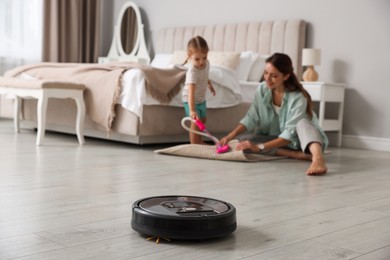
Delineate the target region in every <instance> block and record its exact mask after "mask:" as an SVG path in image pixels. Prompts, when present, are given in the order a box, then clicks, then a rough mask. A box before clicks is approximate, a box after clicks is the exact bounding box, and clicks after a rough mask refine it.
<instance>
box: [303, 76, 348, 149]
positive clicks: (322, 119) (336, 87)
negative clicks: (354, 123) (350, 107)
mask: <svg viewBox="0 0 390 260" xmlns="http://www.w3.org/2000/svg"><path fill="white" fill-rule="evenodd" d="M301 83H302V85H303V87H304V88H305V89H306V90H307V92H309V94H310V96H311V98H312V100H313V102H319V109H318V119H319V123H320V126H321V128H322V129H323V130H324V131H336V132H337V134H338V135H337V146H341V141H342V140H341V139H342V127H343V113H344V95H345V87H346V85H344V84H338V83H328V82H301ZM327 103H338V106H337V118H327V117H326V115H325V114H326V113H325V111H326V105H327ZM329 105H331V104H329Z"/></svg>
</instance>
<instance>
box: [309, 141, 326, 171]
mask: <svg viewBox="0 0 390 260" xmlns="http://www.w3.org/2000/svg"><path fill="white" fill-rule="evenodd" d="M309 150H310V153H311V154H312V163H311V165H310V167H309V169H307V171H306V174H307V175H322V174H325V173H326V172H327V171H328V168H327V167H326V164H325V160H324V156H323V153H322V146H321V145H320V144H319V143H311V144H309Z"/></svg>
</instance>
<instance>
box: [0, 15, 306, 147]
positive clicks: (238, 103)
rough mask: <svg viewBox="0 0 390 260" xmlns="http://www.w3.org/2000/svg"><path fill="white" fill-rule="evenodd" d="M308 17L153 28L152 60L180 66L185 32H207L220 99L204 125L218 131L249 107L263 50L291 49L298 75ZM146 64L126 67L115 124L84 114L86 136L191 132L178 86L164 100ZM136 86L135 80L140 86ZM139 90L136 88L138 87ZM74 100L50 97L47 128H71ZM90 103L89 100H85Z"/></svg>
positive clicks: (32, 122) (170, 137) (6, 108)
mask: <svg viewBox="0 0 390 260" xmlns="http://www.w3.org/2000/svg"><path fill="white" fill-rule="evenodd" d="M305 32H306V23H305V21H303V20H286V21H264V22H261V21H257V22H248V23H239V24H222V25H210V26H196V27H176V28H163V29H160V30H158V32H156V33H155V39H156V40H155V42H154V46H155V55H154V58H153V59H152V62H151V66H153V67H158V68H164V67H169V68H178V69H183V68H181V67H180V66H179V64H180V63H181V62H182V61H183V52H184V50H185V48H186V44H187V42H188V39H190V38H191V37H193V36H194V35H201V36H203V37H204V38H205V39H206V40H207V42H208V44H209V47H210V50H211V51H210V54H209V59H210V64H211V71H210V79H211V80H212V82H213V84H214V85H215V86H217V96H216V97H215V99H213V97H211V96H208V97H207V102H208V110H207V123H206V125H207V128H208V130H209V131H210V132H211V133H212V134H213V135H215V136H217V137H220V136H223V135H224V134H226V133H227V132H229V131H230V130H232V129H233V128H234V127H235V126H236V125H237V123H238V122H239V120H240V119H241V118H242V117H243V116H244V114H245V113H246V111H247V109H248V107H249V104H250V101H251V97H252V96H253V92H254V90H255V89H256V87H257V85H258V81H259V80H260V77H261V73H262V71H263V68H264V64H265V58H266V57H267V56H268V55H270V54H272V53H274V52H283V53H287V54H288V55H289V56H290V57H291V59H292V61H293V64H294V68H295V71H296V73H297V75H301V74H302V73H301V72H302V67H301V65H300V64H301V51H302V48H303V47H304V44H305ZM142 77H143V76H142V71H141V72H140V71H139V70H138V71H137V70H136V69H132V70H127V71H125V72H124V73H123V77H122V78H121V86H120V88H121V93H120V95H119V97H118V99H117V100H116V103H115V117H114V118H113V121H112V124H110V127H109V128H110V129H109V131H107V127H106V126H104V125H101V124H99V123H97V122H96V121H94V120H93V118H91V117H90V115H88V113H87V115H86V119H85V122H84V134H85V136H86V137H95V138H102V139H107V140H113V141H120V142H127V143H134V144H153V143H177V142H179V143H182V142H187V141H188V133H187V132H186V130H184V129H183V128H182V126H181V124H180V122H181V119H182V118H183V117H184V109H183V107H182V105H181V100H180V97H181V93H180V92H179V93H177V95H176V96H175V97H173V98H172V100H170V102H169V103H161V102H159V101H158V100H156V99H155V98H153V97H151V96H150V95H149V94H148V93H147V92H146V91H145V90H144V88H143V87H142V80H145V79H144V78H142ZM137 85H138V87H135V86H137ZM134 91H135V92H134ZM72 102H73V101H71V100H60V99H51V100H50V101H49V103H48V112H47V126H46V129H47V130H52V131H58V132H64V133H72V134H75V133H74V121H75V117H76V109H75V106H74V104H73V103H72ZM87 111H88V108H87ZM0 112H1V116H3V117H12V100H9V99H7V98H6V97H2V100H1V109H0ZM22 113H23V116H22V117H23V120H22V122H21V123H22V124H21V126H22V127H23V128H35V127H36V121H37V118H36V102H35V101H34V100H24V103H23V107H22Z"/></svg>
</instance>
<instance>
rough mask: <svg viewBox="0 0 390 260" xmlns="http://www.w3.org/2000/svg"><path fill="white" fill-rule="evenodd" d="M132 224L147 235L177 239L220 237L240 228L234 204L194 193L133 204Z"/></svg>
mask: <svg viewBox="0 0 390 260" xmlns="http://www.w3.org/2000/svg"><path fill="white" fill-rule="evenodd" d="M131 227H132V228H133V229H134V230H135V231H137V232H139V233H141V234H143V235H146V236H152V237H162V238H168V239H176V240H206V239H212V238H219V237H223V236H226V235H228V234H230V233H232V232H234V231H235V230H236V228H237V222H236V209H235V208H234V207H233V205H232V204H230V203H227V202H224V201H220V200H216V199H211V198H202V197H194V196H177V195H175V196H158V197H149V198H144V199H140V200H137V201H136V202H134V204H133V208H132V218H131Z"/></svg>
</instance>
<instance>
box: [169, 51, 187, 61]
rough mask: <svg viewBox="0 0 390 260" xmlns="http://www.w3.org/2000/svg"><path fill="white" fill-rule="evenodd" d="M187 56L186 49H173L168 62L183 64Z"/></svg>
mask: <svg viewBox="0 0 390 260" xmlns="http://www.w3.org/2000/svg"><path fill="white" fill-rule="evenodd" d="M187 56H188V55H187V52H186V51H174V52H173V55H172V58H171V61H170V63H171V64H183V63H184V62H185V61H186V59H187Z"/></svg>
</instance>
